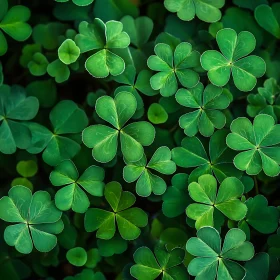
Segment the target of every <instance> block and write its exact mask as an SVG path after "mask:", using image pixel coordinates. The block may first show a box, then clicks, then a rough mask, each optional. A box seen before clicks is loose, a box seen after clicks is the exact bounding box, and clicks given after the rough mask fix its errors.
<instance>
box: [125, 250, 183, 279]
mask: <svg viewBox="0 0 280 280" xmlns="http://www.w3.org/2000/svg"><path fill="white" fill-rule="evenodd" d="M184 257H185V251H184V250H183V249H181V248H174V249H173V250H171V251H169V252H168V251H167V250H166V248H164V247H161V246H157V247H156V248H155V250H154V253H153V252H152V251H151V249H149V248H148V247H140V248H138V249H137V250H136V251H135V252H134V255H133V258H134V261H135V263H136V264H134V265H133V266H132V267H131V268H130V274H131V275H132V276H133V277H134V278H136V279H138V280H144V279H149V280H154V279H156V278H157V277H158V276H160V275H161V274H162V278H161V279H170V280H175V279H177V280H183V279H188V274H187V271H186V269H185V268H184V266H183V265H181V263H182V262H183V260H184Z"/></svg>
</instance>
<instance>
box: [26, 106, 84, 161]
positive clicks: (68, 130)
mask: <svg viewBox="0 0 280 280" xmlns="http://www.w3.org/2000/svg"><path fill="white" fill-rule="evenodd" d="M50 122H51V125H52V131H53V132H52V131H50V130H49V129H47V128H46V127H44V126H42V125H40V124H37V123H27V125H28V127H29V129H30V130H31V133H32V142H31V146H30V147H29V148H28V149H27V151H28V152H29V153H31V154H38V153H41V152H43V155H42V157H43V160H44V161H45V162H46V163H47V164H49V165H51V166H55V165H58V164H59V163H60V162H61V161H62V160H64V159H71V158H73V157H74V156H75V155H76V154H77V153H78V152H79V150H80V148H81V147H80V144H79V140H78V139H77V140H78V142H77V140H75V136H76V138H77V135H79V138H80V135H81V132H82V130H83V129H84V128H85V127H86V126H87V124H88V118H87V115H86V113H85V112H84V111H83V110H82V109H80V108H79V107H78V105H77V104H76V103H75V102H73V101H71V100H63V101H60V102H59V103H57V104H56V106H55V107H54V108H53V109H52V110H51V112H50ZM71 137H73V139H71Z"/></svg>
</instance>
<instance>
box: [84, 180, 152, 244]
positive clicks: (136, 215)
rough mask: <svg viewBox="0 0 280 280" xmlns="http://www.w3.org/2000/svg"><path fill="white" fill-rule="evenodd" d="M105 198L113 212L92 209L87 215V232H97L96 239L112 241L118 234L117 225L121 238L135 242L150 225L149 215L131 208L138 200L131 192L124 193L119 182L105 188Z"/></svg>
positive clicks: (138, 209)
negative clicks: (144, 228) (142, 228)
mask: <svg viewBox="0 0 280 280" xmlns="http://www.w3.org/2000/svg"><path fill="white" fill-rule="evenodd" d="M104 196H105V199H106V201H107V202H108V203H109V205H110V206H111V208H112V210H113V211H107V210H103V209H99V208H90V209H88V210H87V212H86V215H85V229H86V231H87V232H93V231H96V230H97V232H96V237H97V238H101V239H107V240H108V239H111V238H113V236H114V235H115V233H116V223H117V226H118V229H119V233H120V235H121V237H122V238H123V239H125V240H134V239H136V238H137V237H138V236H139V235H140V234H141V230H140V228H141V227H145V226H146V225H147V223H148V215H147V214H146V213H145V212H144V211H143V210H142V209H140V208H137V207H132V208H131V206H132V205H133V204H134V203H135V201H136V198H135V196H134V195H133V194H132V193H131V192H127V191H123V190H122V186H121V185H120V184H119V183H118V182H111V183H108V184H107V185H106V186H105V190H104Z"/></svg>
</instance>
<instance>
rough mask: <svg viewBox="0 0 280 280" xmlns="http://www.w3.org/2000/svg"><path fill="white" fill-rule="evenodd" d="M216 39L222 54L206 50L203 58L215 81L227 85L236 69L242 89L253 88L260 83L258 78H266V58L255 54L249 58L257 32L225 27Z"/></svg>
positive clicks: (236, 84) (235, 79)
mask: <svg viewBox="0 0 280 280" xmlns="http://www.w3.org/2000/svg"><path fill="white" fill-rule="evenodd" d="M216 40H217V43H218V46H219V48H220V51H221V53H219V52H217V51H206V52H204V53H203V54H202V56H201V58H200V61H201V65H202V67H203V68H204V69H205V70H206V71H208V73H207V74H208V78H209V80H210V81H211V83H212V84H214V85H216V86H224V85H226V84H227V83H228V81H229V79H230V74H231V72H232V76H233V81H234V84H235V86H236V87H237V88H238V89H239V90H240V91H251V90H252V89H253V88H254V87H255V85H256V83H257V79H256V78H260V77H262V76H263V75H264V73H265V71H266V65H265V62H264V60H263V59H262V58H260V57H258V56H255V55H251V56H248V57H247V55H249V54H250V53H251V52H252V51H253V50H254V49H255V46H256V39H255V37H254V35H253V34H252V33H250V32H248V31H242V32H240V33H239V34H238V35H237V33H236V31H235V30H233V29H230V28H224V29H221V30H220V31H218V32H217V35H216ZM244 46H245V47H244Z"/></svg>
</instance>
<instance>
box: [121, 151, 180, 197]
mask: <svg viewBox="0 0 280 280" xmlns="http://www.w3.org/2000/svg"><path fill="white" fill-rule="evenodd" d="M149 169H153V170H155V171H157V172H159V173H162V174H165V175H170V174H173V173H174V172H175V171H176V164H175V163H174V162H173V161H172V160H171V151H170V149H169V148H168V147H165V146H163V147H160V148H158V149H157V150H156V151H155V153H154V154H153V156H152V158H151V159H150V161H149V162H148V164H147V159H146V156H145V155H143V157H142V158H141V159H140V160H139V161H136V162H129V161H126V166H125V167H124V169H123V178H124V180H125V181H126V182H128V183H132V182H134V181H136V180H137V183H136V193H137V194H138V195H140V196H144V197H147V196H150V195H151V193H152V192H153V193H154V194H155V195H162V194H163V193H164V192H165V190H166V188H167V186H166V183H165V181H164V180H163V179H162V178H160V177H159V176H157V175H154V174H153V173H152V172H151V171H150V170H149Z"/></svg>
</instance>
